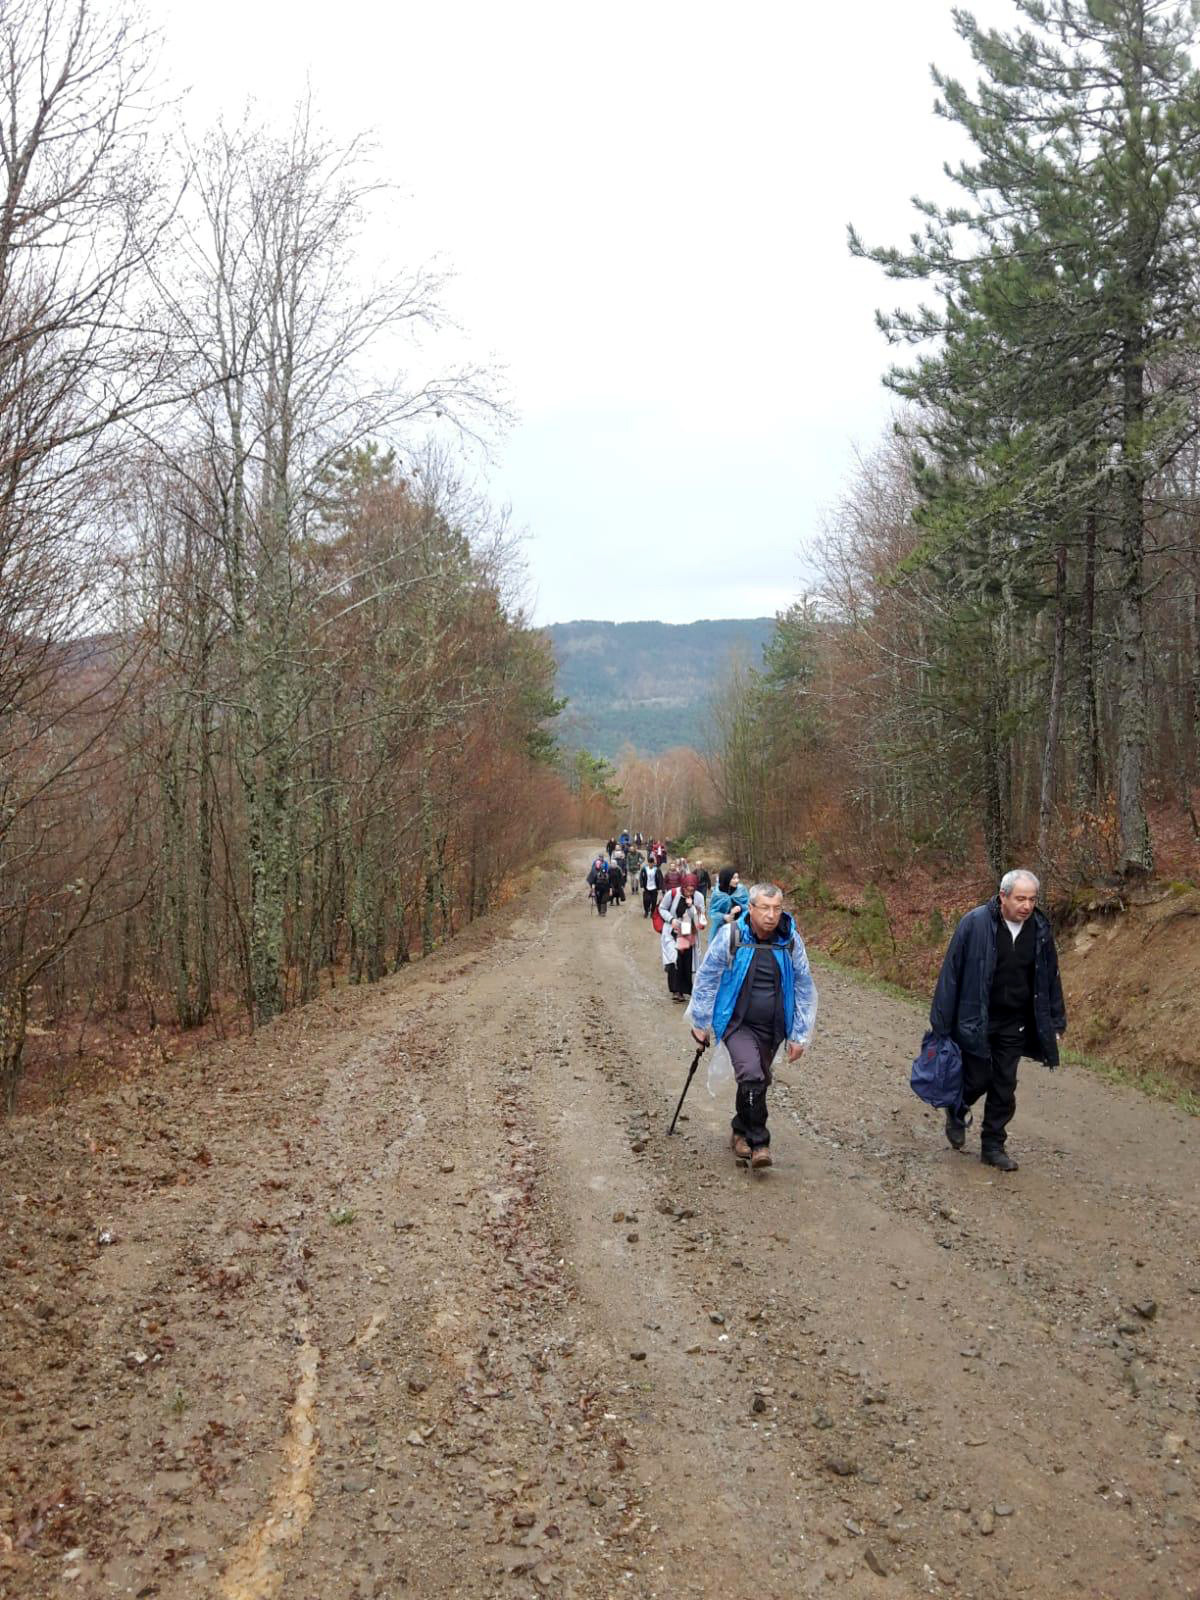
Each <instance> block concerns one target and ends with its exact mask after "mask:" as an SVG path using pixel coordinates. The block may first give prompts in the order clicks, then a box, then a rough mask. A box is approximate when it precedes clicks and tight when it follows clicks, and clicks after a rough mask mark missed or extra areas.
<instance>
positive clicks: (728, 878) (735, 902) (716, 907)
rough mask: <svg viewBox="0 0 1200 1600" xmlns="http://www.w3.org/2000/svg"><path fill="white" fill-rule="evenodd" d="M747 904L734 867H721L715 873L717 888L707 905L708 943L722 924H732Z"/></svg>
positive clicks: (747, 901) (744, 892)
mask: <svg viewBox="0 0 1200 1600" xmlns="http://www.w3.org/2000/svg"><path fill="white" fill-rule="evenodd" d="M748 904H749V898H748V896H747V894H746V891H745V889H743V888H742V880H741V878H740V877H739V876H738V870H737V868H736V867H722V868H721V870H720V872H718V873H717V887H716V889H715V891H714V893H713V896H712V899H711V900H710V901H709V904H708V920H709V923H710V925H711V927H712V933H711V934H710V935H709V939H710V942H711V940H712V938H713V936H714V935H715V934H716V932H717V929H718V928H719V927H720V926H721V924H722V923H723V922H733V921H734V920H735V919H736V918H737V917H738V916H739V915H740V914H741V913H742V912H743V911H745V909H746V907H747V905H748Z"/></svg>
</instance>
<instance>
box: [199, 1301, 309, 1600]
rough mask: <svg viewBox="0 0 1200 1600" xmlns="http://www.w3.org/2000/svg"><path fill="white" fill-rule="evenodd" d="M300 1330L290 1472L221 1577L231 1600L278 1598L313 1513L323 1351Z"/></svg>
mask: <svg viewBox="0 0 1200 1600" xmlns="http://www.w3.org/2000/svg"><path fill="white" fill-rule="evenodd" d="M298 1331H299V1333H300V1338H301V1341H302V1342H301V1345H300V1353H299V1358H298V1365H299V1368H300V1381H299V1383H298V1384H297V1385H296V1396H295V1399H294V1400H293V1401H292V1410H291V1416H290V1418H289V1420H288V1432H287V1438H286V1439H285V1440H284V1446H283V1458H284V1473H283V1476H282V1478H281V1479H280V1481H279V1484H278V1485H277V1487H276V1490H275V1495H274V1498H273V1500H272V1502H271V1509H270V1511H269V1512H268V1513H267V1515H266V1516H264V1517H261V1518H260V1519H259V1520H258V1521H257V1522H256V1523H255V1524H254V1526H253V1527H252V1528H251V1529H250V1532H249V1533H248V1534H247V1535H246V1537H245V1538H244V1539H243V1540H242V1542H241V1544H240V1545H239V1546H238V1547H237V1549H236V1550H235V1551H234V1553H233V1559H232V1560H231V1561H230V1563H229V1565H228V1567H226V1569H225V1576H224V1577H223V1578H222V1580H221V1594H222V1595H223V1596H224V1597H225V1600H272V1597H273V1596H275V1595H277V1594H278V1593H279V1591H280V1589H281V1587H282V1585H283V1578H284V1556H285V1551H286V1548H287V1546H289V1545H293V1544H296V1543H297V1542H298V1540H299V1539H300V1538H301V1536H302V1535H303V1533H304V1529H305V1527H306V1526H307V1524H308V1519H309V1518H310V1517H311V1516H312V1509H313V1500H312V1493H311V1489H310V1485H311V1483H312V1475H313V1466H314V1464H315V1462H316V1459H317V1430H316V1424H315V1422H314V1420H313V1411H314V1409H315V1407H316V1402H317V1363H318V1360H319V1356H318V1352H317V1347H316V1345H314V1344H310V1343H309V1339H308V1323H307V1322H306V1321H302V1322H301V1323H300V1325H299V1329H298Z"/></svg>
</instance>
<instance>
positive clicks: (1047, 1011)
mask: <svg viewBox="0 0 1200 1600" xmlns="http://www.w3.org/2000/svg"><path fill="white" fill-rule="evenodd" d="M1039 887H1040V885H1039V884H1038V880H1037V878H1036V877H1035V876H1034V874H1033V873H1032V872H1027V871H1025V869H1024V868H1018V869H1017V870H1016V871H1013V872H1006V873H1005V874H1004V876H1003V878H1001V880H1000V893H999V894H998V895H997V896H996V898H995V899H994V900H989V901H987V903H986V904H985V905H981V906H976V907H975V909H974V910H973V911H968V912H967V914H966V915H965V916H964V917H963V919H962V921H961V922H960V923H959V925H958V927H957V928H956V929H955V930H954V937H953V938H952V939H951V940H950V946H949V949H948V950H947V951H946V954H945V957H944V959H943V961H942V970H941V974H940V975H939V977H938V981H937V988H936V989H935V990H934V995H933V1005H932V1007H931V1008H930V1013H929V1025H930V1027H931V1028H932V1029H933V1031H934V1033H936V1034H940V1035H941V1036H942V1037H943V1038H948V1039H953V1040H954V1041H955V1042H956V1043H957V1045H958V1047H959V1049H960V1050H961V1051H962V1058H963V1097H962V1103H961V1104H960V1105H957V1106H948V1107H947V1108H946V1138H947V1139H948V1140H949V1141H950V1143H951V1144H952V1145H953V1147H954V1148H955V1149H956V1150H961V1149H962V1148H963V1146H964V1145H965V1144H966V1142H967V1123H968V1122H969V1121H970V1120H971V1118H970V1111H969V1109H968V1108H969V1107H970V1106H973V1105H974V1104H975V1102H976V1100H978V1099H979V1098H980V1096H981V1095H982V1096H986V1099H985V1100H984V1105H983V1127H982V1129H981V1130H980V1159H981V1160H982V1161H985V1162H987V1164H988V1165H989V1166H992V1167H998V1168H999V1169H1000V1171H1001V1172H1015V1171H1016V1170H1017V1163H1016V1162H1015V1161H1014V1160H1013V1158H1012V1156H1010V1155H1009V1153H1008V1151H1007V1149H1006V1148H1005V1144H1006V1141H1007V1130H1008V1124H1009V1123H1010V1122H1011V1121H1012V1118H1013V1113H1014V1112H1015V1111H1016V1109H1017V1064H1018V1062H1019V1061H1020V1059H1021V1057H1022V1056H1032V1057H1033V1058H1034V1060H1036V1061H1041V1062H1044V1064H1045V1065H1046V1066H1047V1067H1050V1068H1054V1067H1056V1066H1057V1065H1058V1044H1059V1040H1060V1039H1061V1037H1062V1035H1063V1034H1064V1033H1065V1032H1066V1031H1067V1012H1066V1007H1065V1005H1064V1004H1063V992H1062V984H1061V982H1060V981H1059V976H1058V952H1057V951H1056V950H1055V948H1054V934H1053V932H1052V931H1051V928H1050V919H1049V918H1048V917H1047V916H1046V915H1045V913H1044V912H1042V911H1039V910H1038V904H1037V898H1038V890H1039Z"/></svg>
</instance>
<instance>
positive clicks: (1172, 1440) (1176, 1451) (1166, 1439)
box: [1163, 1433, 1187, 1456]
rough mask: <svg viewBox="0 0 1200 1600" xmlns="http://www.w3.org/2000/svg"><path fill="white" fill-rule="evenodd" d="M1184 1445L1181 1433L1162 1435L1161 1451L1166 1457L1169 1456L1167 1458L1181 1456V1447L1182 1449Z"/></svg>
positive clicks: (1184, 1441) (1185, 1441) (1184, 1440)
mask: <svg viewBox="0 0 1200 1600" xmlns="http://www.w3.org/2000/svg"><path fill="white" fill-rule="evenodd" d="M1186 1443H1187V1440H1186V1439H1185V1438H1184V1437H1183V1435H1182V1434H1181V1433H1164V1434H1163V1449H1164V1450H1165V1451H1166V1453H1167V1455H1169V1456H1177V1455H1182V1453H1183V1447H1184V1445H1185V1444H1186Z"/></svg>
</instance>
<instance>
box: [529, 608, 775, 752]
mask: <svg viewBox="0 0 1200 1600" xmlns="http://www.w3.org/2000/svg"><path fill="white" fill-rule="evenodd" d="M773 621H774V619H773V618H771V617H750V618H745V617H734V618H724V619H721V620H718V621H705V622H687V623H669V622H557V623H554V624H553V625H552V626H550V627H548V628H547V629H546V633H547V634H548V636H549V638H550V642H551V645H552V646H553V649H554V657H555V660H556V661H557V662H558V693H559V694H560V695H562V696H564V697H565V698H566V699H567V701H568V705H567V708H566V710H565V711H564V712H563V714H562V716H561V718H560V719H559V722H558V726H557V729H556V732H557V733H558V736H559V738H560V739H561V740H562V742H563V744H565V745H568V746H574V747H578V746H583V747H584V748H586V749H588V750H590V751H591V752H592V753H593V755H603V756H609V757H611V756H615V755H616V754H617V752H618V751H619V750H620V748H621V746H622V745H624V744H632V745H634V746H635V747H636V748H637V750H638V751H639V752H640V753H642V754H643V755H655V754H657V753H658V752H660V751H662V750H669V749H671V748H672V746H674V745H681V744H686V745H692V746H694V747H695V748H696V749H703V748H704V747H705V746H706V744H707V742H708V737H707V728H706V723H707V720H708V719H707V710H708V704H709V700H710V698H711V696H712V691H713V689H714V687H715V686H716V685H717V684H718V683H719V682H720V681H721V680H722V679H723V678H724V677H725V674H726V672H727V670H728V667H729V664H730V661H731V659H732V658H733V657H735V656H740V657H741V658H742V660H744V661H745V662H747V663H748V664H749V665H751V666H758V665H759V662H760V659H761V653H762V647H763V645H764V644H765V643H766V641H767V639H768V638H769V637H770V634H771V628H772V625H773Z"/></svg>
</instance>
